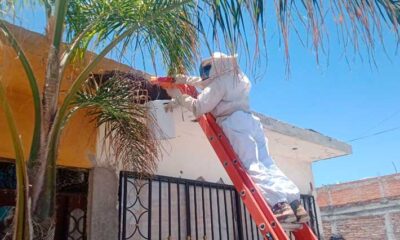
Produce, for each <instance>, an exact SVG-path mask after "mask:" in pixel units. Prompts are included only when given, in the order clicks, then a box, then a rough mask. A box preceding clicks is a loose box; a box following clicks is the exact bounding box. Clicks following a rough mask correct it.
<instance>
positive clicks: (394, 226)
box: [390, 213, 400, 239]
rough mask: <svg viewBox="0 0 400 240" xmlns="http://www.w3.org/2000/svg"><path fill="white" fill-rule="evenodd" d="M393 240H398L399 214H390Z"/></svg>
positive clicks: (399, 228)
mask: <svg viewBox="0 0 400 240" xmlns="http://www.w3.org/2000/svg"><path fill="white" fill-rule="evenodd" d="M390 218H391V222H392V229H393V234H394V237H395V239H400V213H391V214H390Z"/></svg>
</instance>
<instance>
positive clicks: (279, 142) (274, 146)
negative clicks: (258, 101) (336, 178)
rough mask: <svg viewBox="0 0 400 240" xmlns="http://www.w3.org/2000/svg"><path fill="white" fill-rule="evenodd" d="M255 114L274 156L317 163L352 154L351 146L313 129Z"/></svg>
mask: <svg viewBox="0 0 400 240" xmlns="http://www.w3.org/2000/svg"><path fill="white" fill-rule="evenodd" d="M254 114H255V115H256V116H257V117H259V118H260V120H261V122H262V124H263V126H264V131H265V132H266V135H267V136H268V139H269V147H270V151H271V155H272V156H275V157H280V158H295V159H299V160H303V161H308V162H315V161H319V160H324V159H330V158H335V157H340V156H344V155H349V154H351V153H352V148H351V146H350V145H349V144H346V143H344V142H341V141H338V140H336V139H334V138H331V137H329V136H325V135H323V134H321V133H319V132H316V131H314V130H312V129H303V128H300V127H296V126H293V125H290V124H288V123H284V122H281V121H278V120H276V119H273V118H270V117H267V116H265V115H263V114H261V113H256V112H254Z"/></svg>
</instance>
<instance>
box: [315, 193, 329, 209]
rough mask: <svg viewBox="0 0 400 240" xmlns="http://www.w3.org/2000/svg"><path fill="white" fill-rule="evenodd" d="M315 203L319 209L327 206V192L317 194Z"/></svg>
mask: <svg viewBox="0 0 400 240" xmlns="http://www.w3.org/2000/svg"><path fill="white" fill-rule="evenodd" d="M317 202H318V205H319V206H320V207H326V206H329V194H328V191H321V192H318V195H317Z"/></svg>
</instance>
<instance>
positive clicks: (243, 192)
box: [157, 78, 318, 240]
mask: <svg viewBox="0 0 400 240" xmlns="http://www.w3.org/2000/svg"><path fill="white" fill-rule="evenodd" d="M157 80H158V81H159V82H162V83H166V82H169V83H171V82H172V78H158V79H157ZM161 86H163V84H161ZM164 86H167V87H168V85H164ZM177 87H178V88H179V89H180V90H181V92H182V93H185V94H188V95H190V96H192V97H195V98H196V97H197V90H196V89H195V88H194V87H192V86H188V85H177ZM198 122H199V124H200V126H201V128H202V129H203V131H204V133H205V135H206V136H207V139H208V140H209V142H210V143H211V146H212V147H213V148H214V151H215V152H216V154H217V156H218V158H219V160H220V161H221V163H222V165H223V166H224V168H225V170H226V172H227V173H228V176H229V177H230V179H231V181H232V183H233V185H234V186H235V188H236V190H237V191H238V192H239V194H240V197H241V199H242V201H243V203H244V204H245V206H246V208H247V210H248V211H249V213H250V215H251V217H252V218H253V220H254V221H255V223H256V225H257V228H258V230H259V231H260V233H261V234H262V236H263V237H264V239H267V240H285V239H287V240H288V239H289V238H288V236H287V235H286V233H285V231H284V229H283V228H282V226H281V224H279V222H278V221H277V219H276V218H275V216H274V214H273V213H272V211H271V209H270V208H269V206H268V204H267V202H266V201H265V200H264V198H263V196H262V195H261V193H260V191H259V190H258V188H257V187H256V185H255V183H254V182H253V180H252V179H251V178H250V176H249V175H248V174H247V172H246V171H245V169H244V168H243V166H242V164H241V162H240V161H239V159H238V157H237V156H236V153H235V151H234V150H233V148H232V146H231V145H230V143H229V141H228V139H227V137H226V136H225V134H224V132H223V131H222V129H221V128H220V127H219V126H218V124H217V123H216V122H215V118H214V117H213V116H212V115H211V114H210V113H207V114H204V115H203V116H201V117H199V118H198ZM293 235H294V236H295V239H296V240H317V239H318V238H317V237H316V236H315V235H314V233H313V231H312V230H311V228H310V227H309V226H308V225H307V224H303V225H302V226H301V227H300V228H299V229H296V230H294V231H293Z"/></svg>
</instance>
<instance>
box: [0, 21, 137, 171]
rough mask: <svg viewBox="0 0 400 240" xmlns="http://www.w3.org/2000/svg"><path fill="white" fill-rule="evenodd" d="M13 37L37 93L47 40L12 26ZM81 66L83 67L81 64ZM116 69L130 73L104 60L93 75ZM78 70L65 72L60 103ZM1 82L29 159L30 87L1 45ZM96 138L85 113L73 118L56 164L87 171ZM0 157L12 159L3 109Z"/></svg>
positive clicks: (13, 57) (0, 113)
mask: <svg viewBox="0 0 400 240" xmlns="http://www.w3.org/2000/svg"><path fill="white" fill-rule="evenodd" d="M10 28H11V29H12V31H13V33H14V34H15V36H16V37H17V39H18V40H19V42H20V43H21V47H22V49H23V50H24V51H25V54H26V55H27V57H28V59H29V61H30V63H31V65H32V66H33V70H34V72H35V74H36V77H37V78H38V81H39V84H40V89H41V90H42V87H43V80H44V75H45V67H46V59H47V54H48V46H49V44H48V40H47V39H46V38H45V37H43V36H42V35H40V34H37V33H33V32H30V31H27V30H25V29H22V28H18V27H15V26H11V25H10ZM92 57H93V54H88V56H87V57H86V59H85V62H88V61H89V60H90V58H92ZM82 66H84V64H82ZM113 69H118V70H122V71H130V70H131V69H130V68H129V67H128V66H125V65H122V64H119V63H117V62H114V61H112V60H107V59H105V60H104V61H103V62H102V63H101V64H100V65H99V67H98V69H97V70H96V71H95V72H100V71H104V70H113ZM79 70H80V69H78V68H75V69H71V68H70V69H67V71H66V74H65V78H64V80H63V84H62V86H61V93H62V94H61V96H60V100H62V98H63V94H65V92H66V90H67V89H68V87H69V86H70V84H71V81H72V80H73V79H74V77H76V75H77V74H78V73H79ZM0 81H1V82H2V83H3V85H4V86H5V87H6V91H7V97H8V99H9V102H10V104H11V107H12V110H13V113H14V117H15V118H16V122H17V127H18V130H19V132H20V134H21V138H22V141H23V144H24V150H25V155H28V153H29V148H30V141H31V138H32V131H33V120H34V116H33V103H32V97H31V96H32V95H31V93H30V88H29V83H28V80H27V78H26V75H25V72H24V71H23V68H22V66H21V64H20V61H19V60H18V58H17V56H16V55H15V52H14V51H13V50H12V49H11V48H10V47H9V46H7V45H5V44H4V39H1V41H0ZM96 134H97V131H96V129H95V126H94V123H93V122H90V119H88V117H86V116H85V113H84V112H80V113H78V114H76V115H75V116H74V117H73V118H72V119H71V121H70V122H69V123H68V125H67V126H66V128H65V129H64V132H63V135H62V139H61V145H60V151H59V158H58V164H59V165H63V166H70V167H79V168H90V167H91V163H90V161H89V157H88V156H89V155H90V154H92V155H94V154H95V152H96V149H95V146H96ZM0 157H3V158H11V159H13V158H14V151H13V147H12V143H11V140H10V134H9V130H8V127H7V124H6V122H5V118H4V112H3V109H0Z"/></svg>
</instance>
